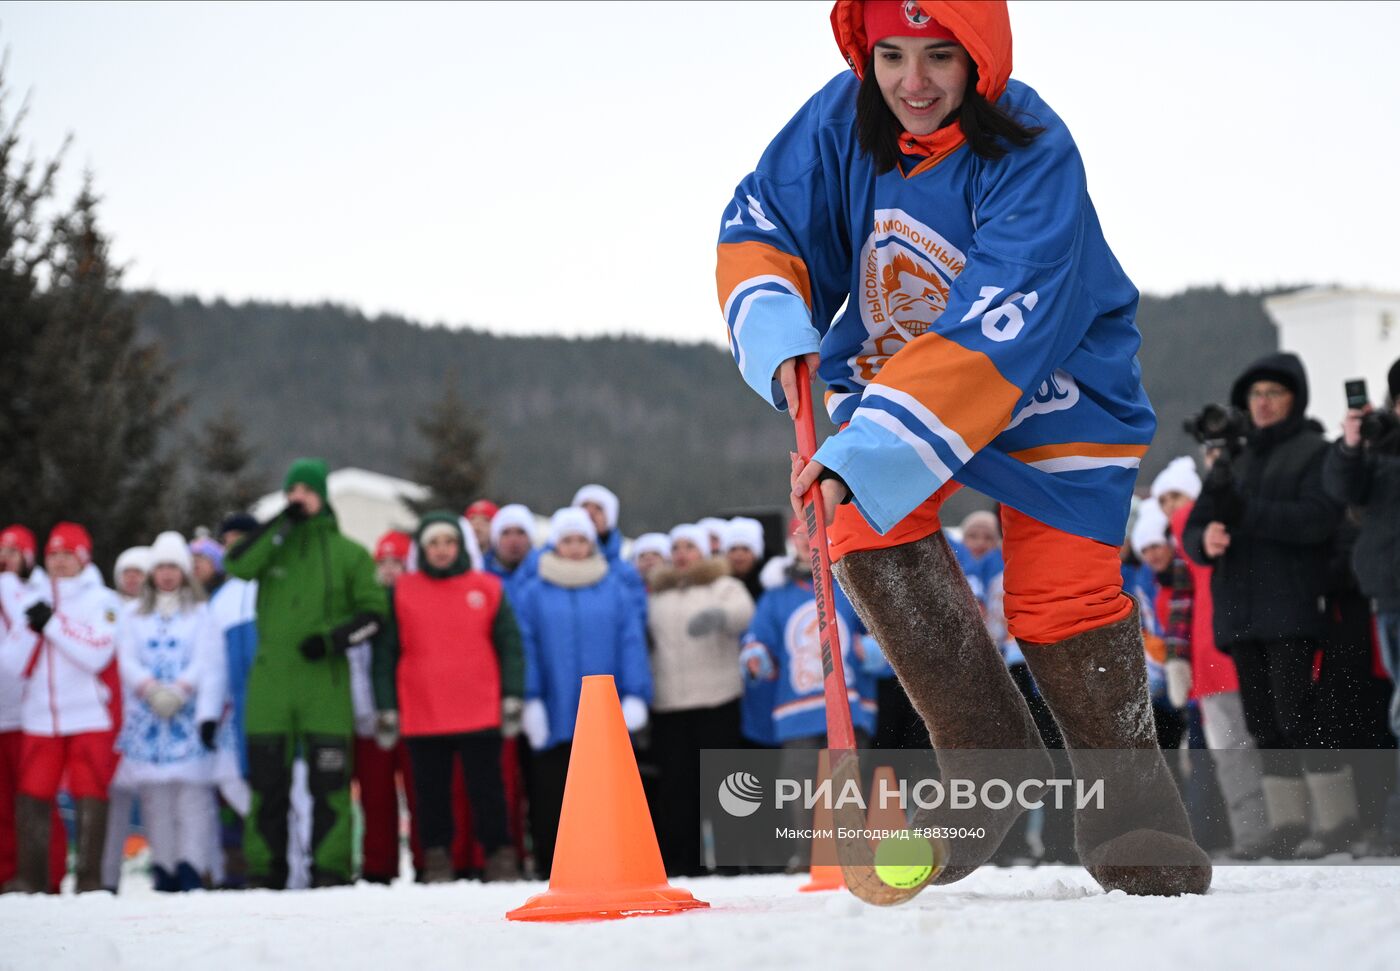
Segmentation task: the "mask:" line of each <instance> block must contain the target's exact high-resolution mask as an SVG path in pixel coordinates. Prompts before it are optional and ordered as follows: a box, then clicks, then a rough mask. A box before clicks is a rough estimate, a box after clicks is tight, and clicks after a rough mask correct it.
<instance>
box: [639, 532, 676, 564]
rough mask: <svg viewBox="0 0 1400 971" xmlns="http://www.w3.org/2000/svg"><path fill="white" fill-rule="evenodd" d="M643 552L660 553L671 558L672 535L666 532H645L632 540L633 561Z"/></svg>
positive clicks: (666, 557)
mask: <svg viewBox="0 0 1400 971" xmlns="http://www.w3.org/2000/svg"><path fill="white" fill-rule="evenodd" d="M643 553H660V554H661V556H662V557H663V558H665V559H668V560H669V559H670V558H671V537H669V536H667V535H666V534H665V533H643V534H642V535H640V536H638V537H637V538H636V539H634V540H633V541H632V562H633V563H636V562H637V557H639V556H641V555H642V554H643Z"/></svg>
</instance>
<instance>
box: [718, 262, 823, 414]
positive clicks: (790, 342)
mask: <svg viewBox="0 0 1400 971" xmlns="http://www.w3.org/2000/svg"><path fill="white" fill-rule="evenodd" d="M730 332H731V335H732V342H733V348H734V359H735V360H736V361H737V362H738V364H739V372H740V373H741V374H742V375H743V376H744V382H745V383H746V384H747V385H748V386H749V387H751V388H753V389H754V391H756V392H757V393H758V395H759V397H761V398H762V399H763V400H764V401H767V402H768V403H769V404H770V405H772V406H773V407H774V408H778V409H783V408H786V407H787V401H786V399H784V397H783V392H782V389H781V388H780V387H779V386H778V382H777V381H775V380H773V374H774V372H776V371H777V370H778V365H779V364H782V363H783V362H784V361H786V360H787V359H788V358H790V357H799V356H801V355H803V354H810V353H814V352H816V351H818V350H820V348H821V335H820V334H818V333H817V329H816V328H815V327H813V326H812V315H811V312H810V311H808V310H807V304H806V303H805V302H804V301H803V300H802V298H801V297H798V296H795V295H793V294H791V293H789V292H787V291H786V290H781V289H776V288H773V289H770V288H768V287H767V286H765V287H761V288H757V289H754V290H752V291H750V292H749V293H747V294H745V295H744V296H743V297H741V298H740V299H739V300H738V301H737V302H736V304H735V310H734V319H733V320H732V321H730Z"/></svg>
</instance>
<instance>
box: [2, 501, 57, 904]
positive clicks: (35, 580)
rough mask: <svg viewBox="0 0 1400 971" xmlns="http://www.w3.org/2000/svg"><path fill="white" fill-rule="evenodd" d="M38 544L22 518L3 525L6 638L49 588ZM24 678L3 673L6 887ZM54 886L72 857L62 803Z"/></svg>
mask: <svg viewBox="0 0 1400 971" xmlns="http://www.w3.org/2000/svg"><path fill="white" fill-rule="evenodd" d="M37 553H38V544H37V543H36V542H35V540H34V534H33V533H32V532H30V531H29V529H27V528H26V527H24V526H21V525H19V524H18V523H16V524H14V525H11V526H6V527H5V528H4V529H3V530H0V640H3V638H6V637H8V636H9V635H10V632H11V631H12V630H15V629H16V628H19V631H20V632H21V634H22V633H23V631H24V630H25V629H27V623H26V619H25V616H24V612H23V611H22V610H20V604H21V603H23V602H24V600H25V599H26V597H27V596H28V595H29V593H30V591H32V590H38V591H41V592H42V591H43V590H45V589H47V588H48V586H49V578H48V576H47V575H46V574H45V573H44V571H43V568H42V567H39V566H37V564H36V561H35V556H36V555H37ZM23 693H24V681H23V679H21V678H20V676H19V674H18V673H15V672H0V887H4V888H7V889H9V888H10V887H11V881H12V880H14V879H15V873H16V867H17V865H18V864H17V863H16V856H15V854H16V852H17V851H16V842H15V839H16V837H15V801H16V799H17V798H18V796H19V758H20V751H21V750H22V749H23V746H24V732H22V731H21V730H20V714H19V712H20V703H21V700H22V697H23ZM49 833H50V836H49V887H48V890H49V892H50V893H58V882H59V879H60V878H61V877H62V876H63V870H64V867H65V865H66V864H67V861H68V834H67V832H66V831H65V830H64V829H63V821H62V820H60V819H59V818H58V807H57V806H55V807H54V810H53V813H52V814H51V822H50V826H49Z"/></svg>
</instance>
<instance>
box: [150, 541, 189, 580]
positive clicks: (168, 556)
mask: <svg viewBox="0 0 1400 971" xmlns="http://www.w3.org/2000/svg"><path fill="white" fill-rule="evenodd" d="M150 563H151V569H152V570H154V569H155V568H156V567H158V566H161V565H162V564H166V563H168V564H170V565H171V566H178V567H179V568H180V570H181V571H182V572H183V573H184V574H185V576H189V575H190V574H191V573H193V572H194V560H193V558H192V557H191V556H190V544H188V543H186V542H185V537H183V536H181V535H180V534H179V533H177V532H175V531H174V530H167V531H166V532H164V533H161V534H160V535H159V536H157V537H156V541H155V542H154V543H152V544H151V559H150Z"/></svg>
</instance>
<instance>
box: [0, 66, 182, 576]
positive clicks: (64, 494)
mask: <svg viewBox="0 0 1400 971" xmlns="http://www.w3.org/2000/svg"><path fill="white" fill-rule="evenodd" d="M4 94H5V89H4V83H3V78H2V77H0V114H3V111H2V109H3V104H4ZM22 119H23V112H21V113H20V116H19V117H17V118H16V119H15V120H14V122H13V123H11V124H6V122H5V119H4V118H3V117H0V133H3V134H2V135H0V245H3V247H4V251H3V253H0V322H2V323H0V327H2V328H3V333H0V345H3V348H4V350H3V359H2V363H0V366H3V373H4V376H5V377H4V380H5V394H4V396H3V399H0V455H3V456H4V461H3V463H0V467H3V471H0V521H3V522H6V523H9V522H20V523H24V524H25V525H27V526H29V527H30V528H31V529H33V530H34V532H35V533H36V535H38V536H39V538H40V541H41V542H42V539H43V537H44V536H45V535H46V534H47V532H48V530H49V529H51V528H52V526H53V525H54V523H56V522H58V521H59V520H65V519H66V520H72V521H76V522H80V523H82V524H83V525H85V526H86V527H87V528H88V530H89V532H90V533H91V534H92V537H93V543H94V546H95V549H94V552H95V554H96V557H97V559H98V562H99V564H100V565H103V566H109V565H110V564H111V563H112V561H113V560H114V559H115V558H116V556H117V554H118V553H119V552H120V551H121V550H122V549H123V548H125V547H127V546H131V545H136V544H137V543H143V542H149V541H150V539H151V538H152V537H153V536H154V535H155V533H156V532H157V531H158V530H159V529H160V528H162V527H164V526H165V525H166V524H167V523H168V522H169V521H170V520H169V519H168V518H167V516H166V514H165V507H166V506H167V505H168V503H169V500H170V498H171V496H170V486H171V484H172V483H173V481H174V472H175V463H174V460H173V459H172V458H171V457H170V456H168V455H166V454H163V453H162V451H161V448H160V439H161V435H162V433H163V432H164V431H165V430H166V429H167V428H170V427H171V426H172V425H173V423H174V422H175V421H176V419H177V418H178V417H179V413H180V409H181V402H180V401H179V400H178V399H177V398H176V397H175V396H174V394H173V392H172V390H171V375H170V372H169V370H168V368H167V366H166V364H165V363H164V360H163V359H162V356H161V354H160V352H159V350H158V349H157V348H156V347H154V346H152V345H150V344H143V343H141V342H140V341H139V340H138V338H137V330H136V310H137V308H136V306H135V303H134V301H133V300H132V299H131V298H130V297H129V296H127V295H126V294H124V293H123V292H122V290H121V270H120V268H118V267H116V266H114V265H113V263H112V261H111V258H110V254H109V249H108V241H107V238H106V236H105V234H104V233H103V231H102V229H101V227H100V225H99V222H98V216H97V206H98V198H97V196H96V195H95V194H94V193H93V190H92V186H91V179H90V178H89V179H86V180H85V183H84V186H83V188H82V191H81V192H80V193H79V195H78V198H77V199H76V200H75V201H74V202H73V204H72V206H71V207H70V208H68V209H67V210H66V211H62V212H60V213H59V215H58V216H56V217H54V218H50V219H45V218H44V215H43V214H44V213H45V212H46V211H48V210H50V209H53V208H56V207H57V202H56V201H55V200H54V188H53V175H54V173H55V172H56V171H57V162H56V161H55V162H51V163H49V164H48V165H47V166H44V167H42V168H40V167H39V166H37V165H35V164H34V163H32V162H20V161H19V159H18V144H19V123H20V122H21V121H22Z"/></svg>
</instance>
